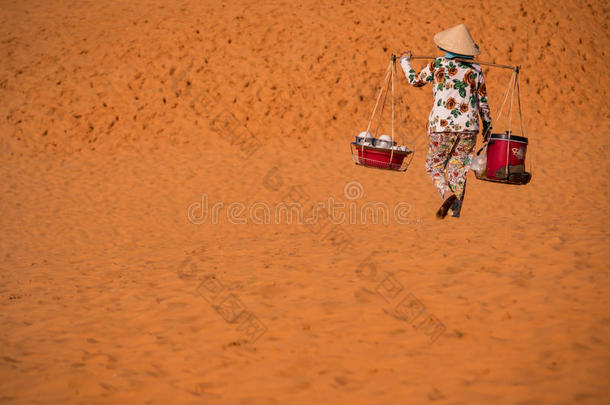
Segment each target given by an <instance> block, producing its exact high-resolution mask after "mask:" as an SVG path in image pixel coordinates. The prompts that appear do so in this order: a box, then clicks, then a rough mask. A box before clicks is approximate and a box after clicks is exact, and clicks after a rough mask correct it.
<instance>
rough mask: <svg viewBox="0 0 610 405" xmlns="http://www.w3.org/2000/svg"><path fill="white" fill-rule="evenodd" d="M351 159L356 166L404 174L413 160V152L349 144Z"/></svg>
mask: <svg viewBox="0 0 610 405" xmlns="http://www.w3.org/2000/svg"><path fill="white" fill-rule="evenodd" d="M350 147H351V150H352V158H353V159H354V162H355V163H356V164H357V165H360V166H365V167H371V168H374V169H385V170H394V171H398V172H404V171H406V170H407V168H408V167H409V164H410V163H411V159H412V158H413V151H402V150H393V149H384V148H375V147H373V146H365V145H359V144H357V143H356V142H352V143H351V144H350Z"/></svg>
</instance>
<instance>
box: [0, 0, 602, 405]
mask: <svg viewBox="0 0 610 405" xmlns="http://www.w3.org/2000/svg"><path fill="white" fill-rule="evenodd" d="M383 3H384V4H378V5H375V6H373V5H370V4H369V2H364V1H338V0H337V1H332V2H322V1H305V2H289V1H265V2H259V3H255V2H247V1H237V2H221V1H209V2H201V1H176V0H168V1H161V0H157V1H152V0H146V1H144V0H134V1H130V2H123V1H114V0H112V1H111V0H104V1H85V0H82V1H76V0H74V1H58V0H44V1H41V0H37V1H35V0H31V1H25V0H20V1H17V0H14V1H6V0H2V1H0V4H1V7H0V21H1V23H0V30H1V37H0V39H1V42H0V53H1V54H2V60H3V63H2V65H1V66H0V96H1V101H2V103H0V113H1V114H0V131H1V132H0V133H1V136H0V156H1V159H2V161H1V163H2V164H1V165H0V167H1V170H2V176H3V179H4V180H3V181H2V182H1V183H0V187H1V188H0V193H1V194H0V195H2V198H0V204H1V205H0V207H1V212H2V215H1V216H0V229H1V234H0V260H1V261H0V269H1V271H0V275H1V279H0V302H1V305H2V309H1V314H2V316H1V318H0V351H1V354H0V377H1V378H0V402H2V403H20V404H31V403H86V404H94V403H105V404H110V403H158V404H167V403H176V404H181V403H198V404H200V403H205V404H221V403H222V404H271V403H278V404H280V403H281V404H312V403H351V404H418V403H428V402H432V403H437V404H547V403H556V404H574V403H588V404H589V403H590V404H598V403H599V404H601V403H608V402H607V401H608V400H609V397H610V387H609V383H608V382H609V381H610V345H609V343H610V341H609V339H610V313H609V310H610V299H609V296H608V293H607V291H608V288H609V287H610V283H609V281H608V264H607V263H608V259H609V258H610V256H609V255H608V227H609V225H610V221H609V220H608V216H607V214H606V210H607V209H608V198H609V196H608V190H609V184H608V174H609V173H610V170H609V169H610V168H609V163H608V162H609V160H608V157H609V156H608V144H609V142H608V141H609V140H610V137H609V129H610V128H609V118H610V104H609V103H608V102H607V100H606V99H605V96H606V93H607V89H608V86H609V80H608V75H607V69H606V61H607V58H608V56H609V55H607V52H608V51H607V46H606V45H607V44H608V40H609V34H608V15H609V11H608V5H607V2H604V1H577V0H572V1H568V2H562V3H561V5H553V4H551V3H549V2H546V1H539V0H532V1H527V2H518V1H507V2H491V1H483V2H479V1H476V2H475V1H464V2H454V3H453V5H452V6H450V7H449V8H444V7H445V6H444V5H445V3H435V2H432V3H430V2H428V3H425V2H424V3H422V2H408V3H406V2H389V1H385V2H383ZM462 21H463V22H465V23H466V25H467V26H468V27H469V28H470V30H471V32H472V34H473V36H474V37H475V39H476V40H477V41H478V43H479V44H480V46H481V48H482V50H483V54H482V55H481V60H488V61H495V62H498V63H509V64H517V63H518V64H521V65H522V66H523V74H522V83H521V84H522V86H523V96H524V98H523V101H524V108H525V110H524V112H525V117H526V120H527V121H526V122H527V124H528V128H529V135H530V141H531V143H530V147H529V151H528V160H529V162H530V163H532V166H533V180H532V183H531V184H529V185H527V186H524V187H516V186H506V185H502V184H492V183H487V182H481V181H477V180H475V179H474V177H473V176H471V175H469V176H471V177H470V180H469V184H468V189H467V196H466V204H465V207H464V209H463V212H462V218H461V219H459V220H455V219H453V218H448V219H446V220H445V221H437V220H435V218H434V212H435V210H436V208H437V206H438V205H439V202H440V201H439V198H438V196H437V194H436V191H435V190H434V188H433V186H432V184H431V182H430V180H429V179H428V178H427V176H426V175H425V173H424V170H423V161H424V158H425V144H426V134H425V123H426V117H427V114H428V110H429V108H430V105H429V103H430V101H431V97H430V89H429V88H424V89H413V88H409V89H406V91H405V92H404V94H405V96H406V101H407V103H408V105H409V112H410V114H411V115H412V117H413V120H412V124H413V127H414V132H415V138H414V139H410V140H408V141H407V144H409V145H411V146H413V147H415V148H416V149H417V151H418V152H417V153H416V155H415V158H414V160H413V163H412V166H411V168H410V169H409V171H408V172H407V173H406V174H399V173H389V172H383V171H378V170H369V169H364V168H360V167H356V166H355V165H354V164H353V163H352V161H351V158H350V156H349V151H348V142H350V141H351V139H352V137H353V135H354V134H355V133H357V132H358V131H360V130H362V129H363V126H365V125H366V122H367V119H368V115H369V113H370V109H371V108H372V102H373V97H374V94H375V91H376V87H377V86H378V84H379V81H380V79H381V75H382V74H383V70H384V69H385V67H386V65H387V63H388V61H389V56H390V54H391V53H392V52H394V53H398V52H400V51H403V50H406V49H409V48H410V49H412V50H413V52H414V53H415V54H430V53H433V52H435V48H434V46H433V44H432V41H431V38H432V36H433V34H434V33H436V32H438V31H440V30H441V29H444V28H447V27H450V26H453V25H456V24H457V23H459V22H462ZM423 63H424V62H419V63H416V65H417V66H423ZM486 75H487V76H486V78H487V82H488V91H489V93H490V96H491V108H492V114H493V116H494V117H495V116H496V113H497V108H498V102H499V99H500V97H501V95H502V91H503V90H504V88H505V86H506V83H507V80H508V78H509V72H507V71H502V70H497V69H486ZM401 85H402V86H403V88H404V87H405V85H406V81H405V80H402V82H401ZM499 127H501V125H499V124H496V128H499ZM240 137H241V138H240ZM352 182H357V183H352ZM348 183H349V186H348V187H347V188H346V185H348ZM354 190H355V192H356V194H350V195H349V196H351V197H359V198H355V199H353V200H350V199H349V198H351V197H349V198H348V195H346V194H345V191H350V192H354ZM202 195H205V196H206V197H207V198H208V202H209V203H210V206H211V205H212V204H215V203H218V202H222V203H224V207H222V208H221V209H220V211H219V212H220V214H221V215H220V218H219V219H218V223H217V224H213V223H211V218H208V220H207V221H206V222H205V223H202V224H199V225H197V224H194V223H192V222H191V221H189V219H188V218H187V210H188V208H189V206H191V208H192V211H191V214H193V213H195V212H196V209H197V208H198V207H197V205H193V204H194V203H196V202H197V201H201V200H202ZM297 197H298V198H299V199H300V201H304V202H305V203H306V204H309V205H311V204H312V203H315V202H323V203H328V200H329V198H333V199H334V201H335V202H338V203H344V204H346V206H349V204H351V203H353V204H356V205H357V208H358V209H360V207H361V206H362V205H363V204H366V203H367V202H383V203H385V204H387V205H388V206H390V207H394V206H396V204H398V203H399V202H402V203H404V204H403V207H405V208H406V211H405V212H406V215H407V219H408V221H409V223H408V224H407V223H402V224H399V223H397V222H396V221H394V220H390V221H389V223H388V224H387V225H383V224H377V225H374V224H371V223H370V222H368V223H367V224H364V223H362V222H358V223H354V224H350V223H344V224H342V225H336V226H333V227H329V226H326V225H328V222H320V223H318V224H316V226H314V227H311V226H306V225H299V224H295V223H293V224H288V223H287V222H288V221H287V220H286V221H280V222H282V223H280V224H266V225H265V224H256V223H253V222H252V221H251V220H248V221H249V223H247V224H234V223H230V221H229V220H228V219H227V216H226V212H227V209H228V207H229V205H230V204H231V203H233V202H242V203H243V204H244V206H245V207H247V208H250V207H252V206H254V204H255V203H256V202H260V203H267V204H269V205H270V206H274V204H278V203H279V202H281V201H282V200H285V199H289V200H292V199H295V198H297ZM407 204H408V205H407ZM259 206H260V204H259ZM237 208H239V206H237ZM192 218H193V217H192ZM197 218H200V216H199V217H197V216H195V220H196V219H197ZM242 218H245V216H244V215H242ZM200 219H202V218H200ZM321 221H322V219H321ZM327 221H328V220H327ZM234 222H235V221H234ZM388 272H389V273H391V277H392V278H387V277H388V276H387V274H388ZM202 282H203V283H202ZM382 282H384V283H382ZM392 282H393V283H394V285H399V286H401V287H398V288H397V289H396V290H392V291H393V292H392V293H391V294H390V290H391V287H392V285H393V284H392ZM215 289H219V290H220V289H222V291H221V293H222V294H225V295H223V297H225V296H226V294H229V293H230V294H233V295H232V296H230V297H234V298H235V299H238V300H239V301H235V299H233V301H234V302H235V303H237V304H238V306H241V307H240V309H239V311H241V310H243V309H244V308H246V309H245V310H244V311H242V312H239V311H236V312H231V313H228V312H223V311H224V310H222V308H224V307H222V306H220V307H218V308H217V309H218V311H217V310H215V307H213V306H212V305H211V304H210V302H212V303H216V304H218V301H215V300H216V299H222V298H214V297H212V295H213V293H214V291H217V290H215ZM222 294H221V295H222ZM382 295H385V298H384V297H382ZM405 298H406V299H407V301H404V302H411V303H412V306H411V307H408V308H407V307H402V312H400V310H398V309H397V308H399V307H400V305H399V304H400V302H403V301H402V300H404V299H405ZM409 300H410V301H409ZM397 306H398V307H397ZM405 308H407V309H406V310H405ZM422 308H425V310H423V315H421V316H420V317H419V318H418V319H416V320H412V319H411V317H414V316H416V315H417V314H419V313H421V312H422V311H420V309H422ZM416 309H417V310H416ZM246 311H247V312H246ZM397 311H398V312H397ZM231 314H240V315H239V317H238V318H237V319H235V320H234V319H233V318H234V316H233V315H231ZM247 314H253V315H254V316H256V318H247V316H246V315H247ZM429 315H432V316H433V317H431V318H426V317H427V316H429ZM223 317H224V318H225V319H228V320H234V322H233V323H228V322H227V321H225V319H223ZM252 319H258V320H259V321H260V322H261V323H262V324H263V325H264V327H265V328H266V331H265V332H264V334H262V336H260V338H258V339H255V338H252V336H251V335H249V334H248V333H247V332H248V331H249V329H244V328H245V326H244V325H246V324H245V323H244V322H252ZM426 319H428V320H431V322H432V321H435V322H441V323H442V325H444V328H445V330H444V333H443V334H442V335H441V336H440V337H438V336H437V335H436V331H442V326H441V324H436V326H438V328H437V329H435V327H434V325H433V326H430V325H424V326H422V324H421V322H423V321H425V320H426ZM248 320H249V321H248ZM257 337H258V336H257ZM432 340H434V341H432Z"/></svg>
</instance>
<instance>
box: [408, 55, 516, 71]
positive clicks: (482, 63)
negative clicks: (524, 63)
mask: <svg viewBox="0 0 610 405" xmlns="http://www.w3.org/2000/svg"><path fill="white" fill-rule="evenodd" d="M436 58H437V56H411V59H436ZM452 60H457V61H458V62H467V63H477V64H479V65H487V66H493V67H497V68H502V69H510V70H517V71H518V70H519V69H520V68H519V66H510V65H500V64H497V63H491V62H481V61H478V60H476V59H462V58H454V59H452Z"/></svg>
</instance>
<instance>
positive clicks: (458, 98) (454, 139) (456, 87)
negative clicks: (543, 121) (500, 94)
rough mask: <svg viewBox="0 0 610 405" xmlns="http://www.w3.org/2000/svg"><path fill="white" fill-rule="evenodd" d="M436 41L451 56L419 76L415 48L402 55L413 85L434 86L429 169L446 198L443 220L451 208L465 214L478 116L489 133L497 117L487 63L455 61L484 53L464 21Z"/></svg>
mask: <svg viewBox="0 0 610 405" xmlns="http://www.w3.org/2000/svg"><path fill="white" fill-rule="evenodd" d="M434 42H435V43H436V45H437V46H438V48H439V49H440V50H442V51H444V52H445V55H444V56H443V57H440V58H436V59H435V60H433V61H432V62H430V63H429V64H428V65H427V66H426V67H425V68H424V69H423V70H422V71H421V72H420V73H419V74H418V73H416V72H415V70H413V69H412V68H411V63H410V59H411V51H407V52H404V53H403V54H402V55H401V56H400V65H401V66H402V70H403V71H404V72H405V75H406V76H407V79H408V80H409V84H411V85H412V86H414V87H421V86H424V85H426V84H428V83H432V84H433V87H432V92H433V94H434V105H433V107H432V111H431V112H430V117H429V121H428V133H429V135H430V145H429V148H428V156H427V158H426V173H428V175H429V176H430V177H432V181H433V182H434V185H435V186H436V188H437V189H438V191H439V193H440V195H441V198H442V199H443V203H442V205H441V207H440V208H439V209H438V211H437V212H436V216H437V218H441V219H442V218H445V216H447V213H448V212H449V210H451V212H452V216H454V217H459V216H460V210H461V208H462V201H463V200H464V189H465V187H466V173H467V172H468V168H469V165H470V162H471V160H472V155H473V149H474V146H475V144H476V136H477V133H478V132H479V120H478V116H479V115H480V116H481V121H482V123H483V134H484V136H485V137H487V136H488V134H489V133H490V132H491V116H490V114H489V105H488V104H487V94H486V89H485V79H484V77H483V72H482V70H481V67H480V66H479V65H478V64H476V63H474V62H468V61H464V60H455V58H459V59H472V58H473V56H475V55H478V54H480V53H481V51H480V50H479V47H478V46H477V45H476V44H475V43H474V41H473V40H472V37H471V36H470V32H468V29H467V28H466V26H465V25H464V24H460V25H458V26H456V27H453V28H450V29H448V30H445V31H443V32H439V33H438V34H436V35H435V36H434Z"/></svg>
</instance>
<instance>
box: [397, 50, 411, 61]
mask: <svg viewBox="0 0 610 405" xmlns="http://www.w3.org/2000/svg"><path fill="white" fill-rule="evenodd" d="M411 56H413V54H412V53H411V51H406V52H403V53H401V54H400V59H402V58H407V60H411Z"/></svg>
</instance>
